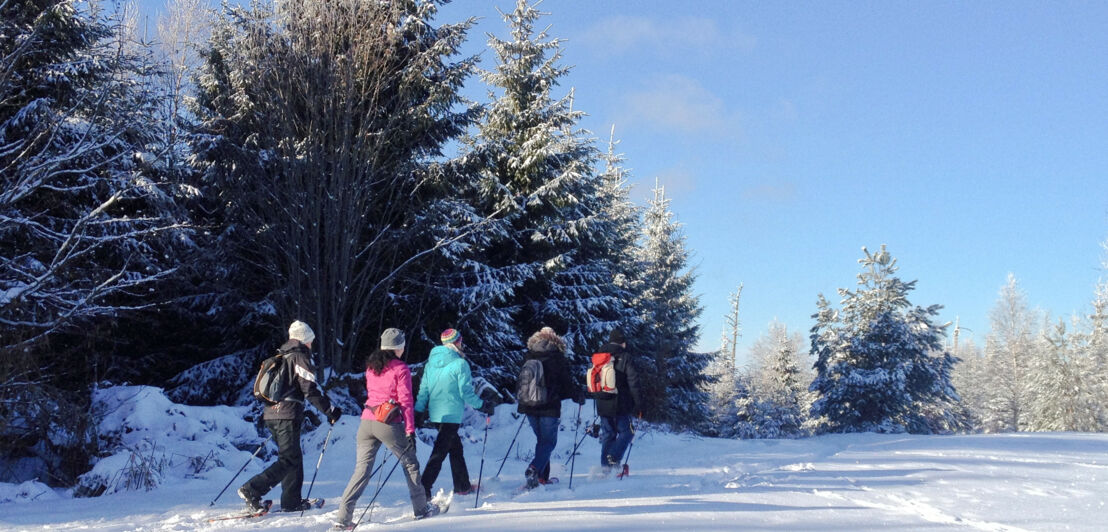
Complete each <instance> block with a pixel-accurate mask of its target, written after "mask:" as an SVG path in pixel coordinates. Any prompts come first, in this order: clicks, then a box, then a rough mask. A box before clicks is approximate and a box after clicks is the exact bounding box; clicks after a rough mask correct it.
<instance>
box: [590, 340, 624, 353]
mask: <svg viewBox="0 0 1108 532" xmlns="http://www.w3.org/2000/svg"><path fill="white" fill-rule="evenodd" d="M624 352H626V350H625V349H624V348H623V346H622V345H620V344H613V343H610V342H609V343H606V344H604V345H602V346H601V347H600V350H599V351H597V353H611V354H613V355H618V354H621V353H624Z"/></svg>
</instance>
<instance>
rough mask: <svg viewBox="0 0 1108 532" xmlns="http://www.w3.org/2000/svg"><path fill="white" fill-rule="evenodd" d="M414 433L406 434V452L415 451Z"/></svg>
mask: <svg viewBox="0 0 1108 532" xmlns="http://www.w3.org/2000/svg"><path fill="white" fill-rule="evenodd" d="M415 441H416V437H415V433H414V432H413V433H411V434H408V450H410V451H415Z"/></svg>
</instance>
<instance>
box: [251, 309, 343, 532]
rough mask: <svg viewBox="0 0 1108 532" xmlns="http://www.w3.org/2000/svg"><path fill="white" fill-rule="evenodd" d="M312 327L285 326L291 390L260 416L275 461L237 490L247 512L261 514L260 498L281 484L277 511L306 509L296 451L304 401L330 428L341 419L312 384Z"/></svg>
mask: <svg viewBox="0 0 1108 532" xmlns="http://www.w3.org/2000/svg"><path fill="white" fill-rule="evenodd" d="M314 339H315V333H314V332H312V328H311V327H309V326H308V324H307V323H304V322H302V321H300V320H296V321H294V322H292V325H289V340H288V341H287V342H285V343H284V344H282V345H281V347H280V348H279V349H278V351H279V352H281V353H284V355H285V357H284V363H285V364H287V365H288V375H290V376H291V377H292V382H293V386H292V390H291V391H290V393H289V394H288V395H286V396H285V398H284V399H282V400H281V402H279V403H277V404H275V405H273V406H267V407H266V408H265V412H264V413H263V414H262V419H263V420H265V426H266V428H268V429H269V431H270V432H271V433H273V440H274V441H275V442H276V443H277V461H276V462H273V464H271V465H270V466H269V467H267V468H266V469H265V471H262V472H261V473H258V474H257V475H256V476H254V478H251V479H250V480H248V481H247V482H246V484H243V485H242V487H240V488H239V491H238V493H239V497H242V499H243V500H244V501H246V507H247V510H248V511H250V512H255V513H256V512H261V511H262V510H263V507H262V497H263V496H264V495H265V494H266V493H268V492H269V490H271V489H273V487H274V486H276V485H277V483H278V482H279V483H281V510H284V511H289V512H293V511H295V512H299V511H301V510H304V509H306V508H307V507H308V506H309V503H308V501H305V500H303V499H301V498H300V488H301V487H302V486H303V484H304V454H303V452H301V450H300V426H301V425H302V424H303V423H304V401H305V400H307V401H309V402H311V403H312V405H313V406H315V407H316V409H317V410H319V411H320V412H322V413H323V414H324V415H326V416H327V421H329V422H330V423H331V424H332V425H334V424H335V422H336V421H338V419H339V417H341V416H342V411H341V410H339V408H337V407H335V406H333V405H331V401H330V400H328V399H327V396H326V395H323V392H322V391H320V389H319V384H317V383H316V377H315V365H314V364H312V340H314Z"/></svg>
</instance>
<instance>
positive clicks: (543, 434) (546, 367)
mask: <svg viewBox="0 0 1108 532" xmlns="http://www.w3.org/2000/svg"><path fill="white" fill-rule="evenodd" d="M565 352H566V342H565V340H563V339H562V338H561V337H560V336H558V334H557V333H555V332H554V329H551V328H550V327H543V328H542V329H541V330H539V332H536V333H535V334H533V335H531V338H529V339H528V340H527V355H526V356H525V357H524V358H523V362H524V363H525V364H526V363H527V361H528V360H532V359H534V360H538V361H540V362H541V363H542V368H543V374H544V380H545V385H546V389H547V401H546V402H545V403H543V404H540V405H534V406H528V405H524V404H522V403H521V404H520V405H519V407H518V408H517V411H518V412H519V413H520V414H524V415H526V416H527V421H528V422H529V423H530V424H531V430H532V431H534V432H535V439H536V442H535V458H534V459H533V460H531V463H530V464H529V465H528V466H527V471H526V472H525V473H524V476H525V477H526V479H527V488H528V489H531V488H534V487H535V486H538V485H539V484H550V483H554V482H557V479H551V478H550V454H551V453H553V452H554V447H555V446H556V445H557V444H558V423H559V422H560V421H561V417H562V400H563V399H572V400H573V402H575V403H577V404H579V405H581V404H585V392H584V390H583V389H582V388H580V387H578V386H577V385H576V384H575V383H574V381H573V377H571V376H570V373H569V368H568V364H567V363H566V357H565Z"/></svg>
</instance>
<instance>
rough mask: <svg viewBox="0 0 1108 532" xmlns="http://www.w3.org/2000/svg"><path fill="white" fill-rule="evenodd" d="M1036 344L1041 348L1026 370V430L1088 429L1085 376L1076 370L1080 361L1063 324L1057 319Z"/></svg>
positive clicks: (1088, 409)
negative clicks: (1027, 395)
mask: <svg viewBox="0 0 1108 532" xmlns="http://www.w3.org/2000/svg"><path fill="white" fill-rule="evenodd" d="M1039 344H1040V345H1041V346H1042V348H1041V350H1039V351H1038V352H1037V353H1036V354H1035V356H1034V357H1033V358H1032V360H1031V363H1030V364H1029V367H1028V374H1029V379H1028V387H1029V390H1030V398H1031V402H1030V404H1029V405H1028V408H1027V410H1026V414H1025V417H1026V422H1027V430H1030V431H1085V430H1089V428H1090V426H1091V425H1092V423H1091V422H1090V421H1091V420H1090V419H1089V417H1088V415H1089V414H1090V413H1091V412H1092V410H1091V409H1090V408H1089V406H1090V405H1088V404H1085V402H1084V399H1085V398H1086V396H1085V395H1084V393H1083V392H1082V391H1083V390H1084V389H1086V386H1085V383H1084V382H1083V381H1084V380H1085V378H1086V375H1081V374H1080V373H1079V371H1078V370H1079V362H1080V360H1079V358H1078V357H1077V356H1076V355H1077V354H1076V353H1075V351H1074V347H1076V346H1075V345H1074V343H1073V336H1071V335H1069V334H1067V330H1066V324H1065V322H1064V321H1062V320H1059V321H1058V322H1057V323H1056V324H1055V325H1054V327H1053V328H1052V329H1051V330H1049V331H1043V332H1042V333H1041V338H1040V340H1039Z"/></svg>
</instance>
